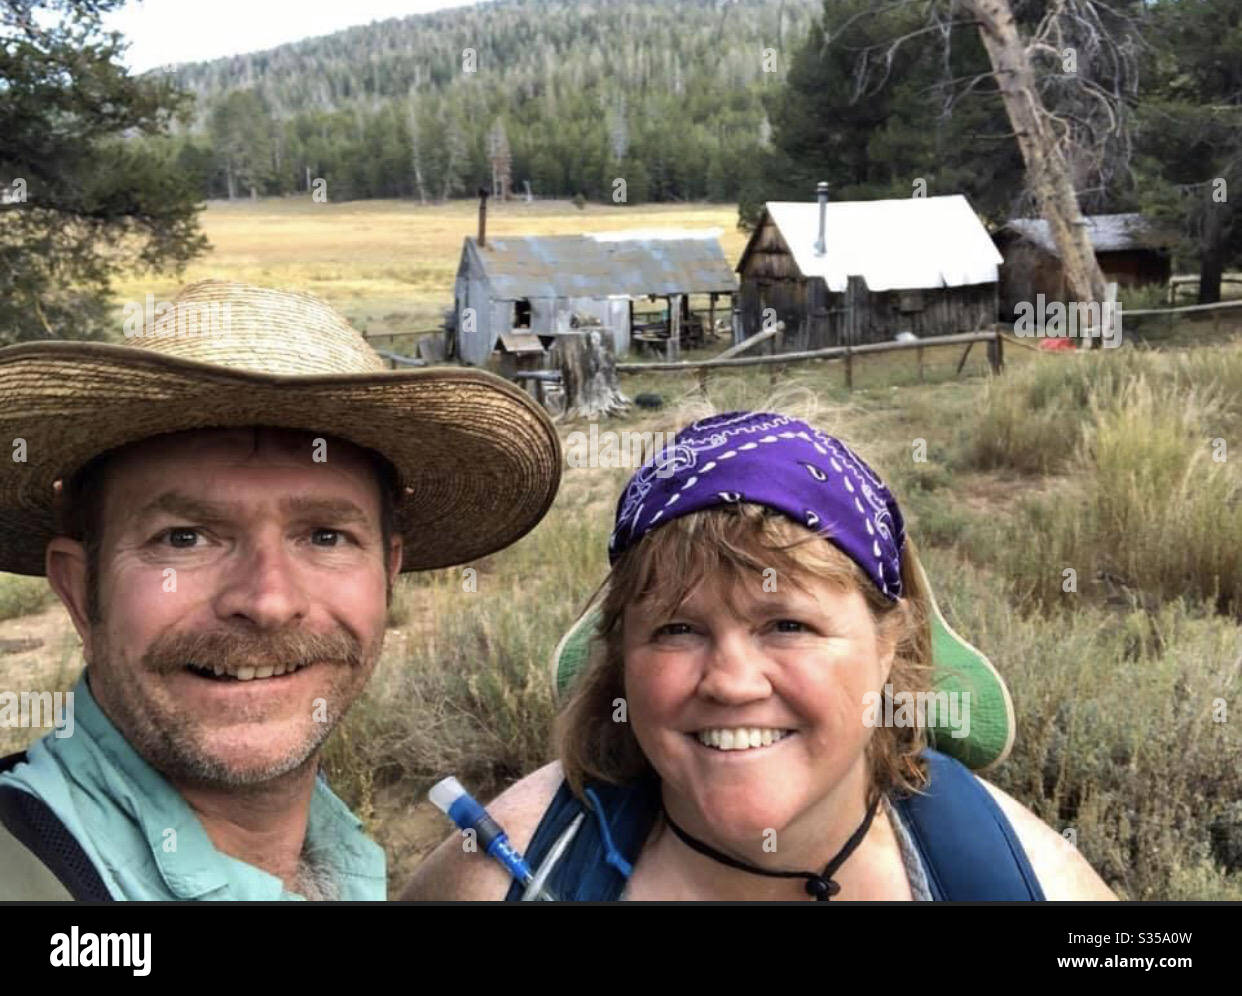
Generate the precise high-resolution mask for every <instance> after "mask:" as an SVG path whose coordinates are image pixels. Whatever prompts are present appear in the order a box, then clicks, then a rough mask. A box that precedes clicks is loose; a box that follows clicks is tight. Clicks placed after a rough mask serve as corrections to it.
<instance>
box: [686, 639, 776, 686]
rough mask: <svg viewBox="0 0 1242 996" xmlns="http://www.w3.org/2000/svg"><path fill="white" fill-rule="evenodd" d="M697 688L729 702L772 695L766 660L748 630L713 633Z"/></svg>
mask: <svg viewBox="0 0 1242 996" xmlns="http://www.w3.org/2000/svg"><path fill="white" fill-rule="evenodd" d="M698 691H699V694H700V695H703V696H704V697H706V698H710V699H713V700H714V701H717V702H722V703H726V704H730V705H733V704H738V703H741V702H752V701H754V700H755V699H762V698H766V697H767V696H769V695H770V694H772V686H771V684H770V682H769V681H768V677H767V660H766V658H765V657H764V655H763V652H762V650H761V649H760V648H759V647H758V646H756V645H755V642H754V641H753V640H752V639H751V637H750V634H749V632H747V631H745V630H743V629H741V628H737V629H731V630H728V631H725V632H722V633H719V634H714V635H713V638H712V642H711V647H710V649H709V651H708V654H707V661H706V665H705V667H704V672H703V677H702V680H701V681H700V682H699V689H698Z"/></svg>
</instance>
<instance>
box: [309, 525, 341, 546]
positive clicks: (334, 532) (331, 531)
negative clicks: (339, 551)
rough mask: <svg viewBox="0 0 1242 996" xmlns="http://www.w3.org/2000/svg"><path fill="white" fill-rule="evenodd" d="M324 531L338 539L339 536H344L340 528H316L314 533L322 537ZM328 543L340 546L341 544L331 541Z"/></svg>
mask: <svg viewBox="0 0 1242 996" xmlns="http://www.w3.org/2000/svg"><path fill="white" fill-rule="evenodd" d="M324 533H327V534H328V535H329V536H331V537H334V538H338V539H339V538H342V534H341V532H340V531H339V530H337V529H316V530H315V532H314V533H313V535H314V536H316V537H322V536H323V534H324ZM327 545H328V546H338V545H339V544H337V543H329V544H327Z"/></svg>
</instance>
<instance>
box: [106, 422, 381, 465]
mask: <svg viewBox="0 0 1242 996" xmlns="http://www.w3.org/2000/svg"><path fill="white" fill-rule="evenodd" d="M178 459H180V460H188V461H193V460H207V459H212V460H224V461H228V460H238V461H248V462H253V463H260V462H274V463H282V464H311V463H314V464H317V465H322V464H324V463H329V464H331V463H351V464H353V463H357V464H366V463H368V455H367V451H365V450H363V449H362V448H361V447H358V446H355V445H354V444H353V443H350V442H347V441H346V440H344V439H337V438H336V437H333V436H328V435H326V434H324V433H319V432H311V431H309V430H305V429H284V428H275V427H268V426H247V427H243V428H209V429H189V430H186V431H184V432H172V433H166V434H164V435H160V436H153V437H151V438H149V439H142V440H139V441H138V442H134V443H130V444H129V445H128V446H125V447H124V448H122V449H120V450H118V451H117V452H116V454H115V459H114V460H113V461H111V462H112V463H113V465H114V466H122V465H141V464H144V463H155V462H167V461H170V460H178Z"/></svg>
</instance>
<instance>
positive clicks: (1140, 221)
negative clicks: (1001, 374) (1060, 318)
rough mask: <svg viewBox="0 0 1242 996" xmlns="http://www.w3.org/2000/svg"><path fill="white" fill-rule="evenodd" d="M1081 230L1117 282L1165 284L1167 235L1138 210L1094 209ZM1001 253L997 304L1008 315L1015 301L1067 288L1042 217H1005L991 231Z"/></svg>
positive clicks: (1059, 297) (1060, 294)
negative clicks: (1101, 211) (994, 231)
mask: <svg viewBox="0 0 1242 996" xmlns="http://www.w3.org/2000/svg"><path fill="white" fill-rule="evenodd" d="M1086 222H1087V231H1088V232H1089V234H1090V236H1091V246H1092V248H1094V249H1095V258H1096V260H1097V261H1098V262H1099V264H1100V269H1101V270H1103V271H1104V278H1105V279H1106V280H1109V281H1113V282H1116V283H1117V284H1119V285H1121V286H1122V287H1137V286H1140V285H1142V284H1161V285H1164V284H1167V283H1168V282H1169V275H1170V272H1171V267H1172V263H1171V260H1170V256H1169V245H1170V241H1171V240H1170V239H1169V238H1168V237H1167V236H1166V235H1164V234H1162V233H1161V232H1160V231H1159V229H1158V228H1157V227H1156V226H1154V225H1152V224H1151V223H1150V222H1149V221H1148V220H1147V219H1145V218H1144V217H1143V216H1142V215H1141V214H1136V213H1132V214H1095V215H1088V216H1087V217H1086ZM996 245H997V247H998V248H999V249H1000V251H1001V255H1002V256H1003V257H1004V263H1003V264H1002V265H1001V271H1000V306H1001V313H1002V315H1004V316H1005V317H1006V318H1012V317H1013V314H1014V309H1015V307H1016V306H1017V304H1018V303H1019V302H1022V301H1030V302H1034V301H1035V300H1036V299H1037V295H1039V294H1043V295H1044V300H1045V301H1067V300H1068V299H1069V296H1070V294H1071V291H1070V288H1069V286H1068V284H1067V283H1066V280H1065V273H1064V270H1063V269H1062V266H1061V255H1060V253H1059V252H1058V250H1057V246H1056V243H1055V242H1054V241H1053V239H1052V234H1051V232H1050V231H1049V229H1048V222H1047V221H1045V220H1044V219H1043V218H1011V219H1009V221H1007V222H1006V223H1005V226H1004V227H1003V228H1002V229H1001V230H1000V231H999V232H997V234H996Z"/></svg>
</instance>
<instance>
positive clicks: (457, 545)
mask: <svg viewBox="0 0 1242 996" xmlns="http://www.w3.org/2000/svg"><path fill="white" fill-rule="evenodd" d="M187 315H190V316H193V317H195V318H196V319H197V321H190V322H187V321H186V318H187ZM134 331H135V330H132V329H129V328H127V330H126V332H127V335H129V334H130V333H131V332H134ZM0 440H2V441H3V443H4V445H5V447H6V448H8V447H12V453H13V458H12V459H11V460H7V459H6V460H4V461H3V466H0V571H9V572H14V573H18V574H27V575H46V577H47V579H48V582H49V584H50V585H51V586H52V588H53V589H55V591H56V594H57V595H58V596H59V597H60V599H61V601H62V602H63V603H64V605H65V607H66V608H67V609H68V611H69V614H70V616H71V618H72V620H73V624H74V626H75V628H76V629H77V631H78V634H79V636H80V637H81V638H82V643H83V656H84V658H85V662H86V668H85V671H84V673H83V675H82V677H81V678H80V679H79V681H78V683H77V686H76V687H75V688H74V691H73V698H72V700H71V708H72V709H73V711H74V715H73V724H72V727H69V726H68V724H66V726H65V729H70V728H71V729H72V735H70V736H63V737H58V736H56V735H55V734H49V735H48V736H46V737H44V738H43V739H42V740H40V741H38V742H36V743H35V744H34V745H32V746H31V747H30V749H29V750H28V751H27V752H25V753H23V754H20V755H14V756H12V757H9V758H5V759H3V760H2V761H0V899H57V898H59V899H70V898H74V899H155V900H159V899H163V900H186V899H251V900H270V899H298V898H305V899H333V898H339V899H347V900H353V899H359V900H361V899H383V898H385V895H386V887H385V867H384V866H385V861H384V854H383V852H382V850H381V849H380V848H379V847H378V845H376V844H375V843H374V842H373V841H371V840H369V839H368V838H367V837H366V836H365V834H364V833H363V832H362V830H361V824H360V822H359V821H358V819H357V818H356V817H354V816H353V814H352V813H350V812H349V810H348V809H347V808H346V806H345V805H344V804H343V803H342V802H341V801H340V800H339V799H338V798H337V797H336V796H335V795H334V794H333V793H332V792H331V790H330V789H329V788H328V786H327V784H326V782H325V781H324V780H323V778H322V776H321V775H319V773H318V757H319V752H320V749H321V747H322V745H323V742H324V740H325V739H326V738H327V736H328V734H329V733H330V732H331V730H332V729H333V727H334V726H335V725H336V724H337V723H338V722H339V721H340V719H341V717H342V716H343V715H344V714H345V712H346V711H347V710H348V708H349V706H350V705H351V703H352V702H353V701H354V700H355V699H356V698H357V696H358V695H359V694H360V693H361V691H362V690H363V688H364V686H365V684H366V682H367V680H368V678H369V677H370V675H371V673H372V671H373V669H374V667H375V664H376V661H377V659H378V656H379V653H380V649H381V646H382V643H383V637H384V628H385V615H386V607H387V604H388V602H389V600H390V599H391V590H392V584H393V581H394V580H395V578H396V575H397V574H398V573H399V572H401V571H412V570H423V569H429V568H437V567H446V566H449V565H454V564H460V563H464V562H466V561H469V560H473V559H475V558H478V557H481V556H484V555H486V554H489V553H492V552H493V551H496V550H499V549H500V548H502V547H504V546H506V545H508V544H510V543H512V542H514V541H515V540H517V539H518V538H519V537H521V536H522V535H523V534H525V533H526V532H527V531H528V530H530V529H531V528H532V527H533V526H534V525H535V524H536V523H537V522H538V521H539V519H540V518H541V517H542V516H543V514H544V512H545V511H546V510H547V508H548V506H549V504H550V503H551V501H552V498H553V496H554V494H555V492H556V486H557V483H558V480H559V474H560V470H559V468H560V450H559V444H558V442H557V438H556V434H555V431H554V429H553V427H552V425H551V423H550V422H549V420H548V418H547V416H546V415H545V414H544V412H543V411H542V410H541V409H540V408H539V407H538V406H537V405H535V404H534V403H533V402H531V401H530V400H529V398H528V397H527V396H526V395H525V394H524V393H523V392H521V391H519V390H517V389H515V388H513V387H511V386H510V385H509V384H507V383H506V382H504V381H502V380H500V379H499V378H496V377H494V376H492V375H490V374H486V373H481V372H477V371H469V370H464V369H461V370H458V369H443V368H442V369H426V370H405V371H400V372H392V371H388V370H386V369H385V367H384V365H383V363H382V361H381V360H380V358H379V357H378V356H377V355H376V353H375V352H374V351H373V350H372V349H371V348H370V347H369V346H368V345H367V344H366V343H365V342H364V340H363V339H362V337H361V336H360V335H359V334H358V333H357V332H356V331H354V330H353V329H352V328H350V326H349V325H348V324H347V323H346V322H345V320H344V319H343V318H342V317H341V316H340V315H338V314H337V313H336V312H335V311H333V310H332V309H331V308H329V307H328V306H327V305H326V304H324V303H323V302H321V301H319V300H318V299H316V298H314V297H311V296H309V295H305V294H295V293H287V292H280V291H274V290H268V289H264V288H259V287H252V286H248V285H245V284H239V283H232V282H222V281H205V282H203V283H199V284H194V285H192V286H190V287H187V288H185V289H184V290H183V291H182V293H181V294H180V295H179V296H178V298H177V300H176V301H175V302H173V306H172V308H171V309H166V310H164V312H163V314H161V315H160V316H159V317H158V318H157V319H156V320H155V321H154V322H153V323H150V324H144V325H143V327H142V328H141V329H139V330H137V334H136V335H135V337H134V338H133V339H131V342H130V344H127V345H113V344H105V343H89V342H73V341H45V342H36V343H26V344H21V345H17V346H10V347H8V348H6V349H2V350H0ZM29 691H32V692H37V691H38V690H37V689H35V690H29ZM57 732H62V733H63V730H58V731H57Z"/></svg>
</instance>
